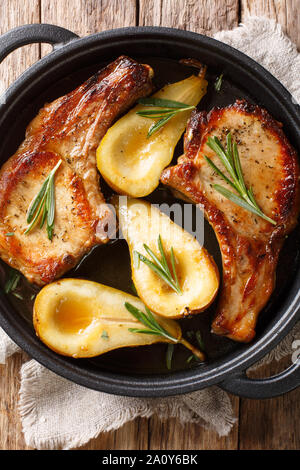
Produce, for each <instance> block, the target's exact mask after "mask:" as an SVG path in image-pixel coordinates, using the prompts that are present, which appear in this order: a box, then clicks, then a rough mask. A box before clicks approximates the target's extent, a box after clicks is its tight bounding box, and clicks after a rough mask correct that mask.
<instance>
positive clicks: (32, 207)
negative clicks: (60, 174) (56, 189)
mask: <svg viewBox="0 0 300 470" xmlns="http://www.w3.org/2000/svg"><path fill="white" fill-rule="evenodd" d="M48 181H49V176H48V177H47V178H46V179H45V181H44V183H43V185H42V187H41V189H40V191H39V193H38V194H37V196H36V197H35V198H34V199H33V201H32V202H31V204H30V206H29V209H28V214H27V223H28V224H29V223H30V222H31V221H32V219H33V218H34V214H35V213H36V211H37V209H38V207H39V205H40V203H41V201H42V199H43V198H44V195H45V191H46V188H47V185H48Z"/></svg>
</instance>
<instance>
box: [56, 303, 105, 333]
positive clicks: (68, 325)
mask: <svg viewBox="0 0 300 470" xmlns="http://www.w3.org/2000/svg"><path fill="white" fill-rule="evenodd" d="M53 319H54V322H55V324H56V325H57V327H58V328H59V330H60V331H61V332H63V333H69V334H80V333H82V332H84V331H85V330H86V329H87V328H88V327H89V326H90V325H91V324H92V323H94V322H95V320H96V318H95V315H94V314H93V310H92V308H91V305H90V302H89V299H86V298H83V299H74V298H72V299H70V298H68V297H63V298H62V299H60V300H59V302H58V304H57V306H56V308H55V312H54V318H53Z"/></svg>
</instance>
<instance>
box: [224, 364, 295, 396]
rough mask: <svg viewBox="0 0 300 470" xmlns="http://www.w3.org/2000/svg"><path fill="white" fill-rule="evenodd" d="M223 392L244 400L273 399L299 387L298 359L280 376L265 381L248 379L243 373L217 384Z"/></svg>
mask: <svg viewBox="0 0 300 470" xmlns="http://www.w3.org/2000/svg"><path fill="white" fill-rule="evenodd" d="M218 385H219V386H220V387H221V388H222V389H223V390H226V391H227V392H230V393H233V394H234V395H238V396H239V397H245V398H255V399H261V398H273V397H277V396H279V395H283V394H284V393H287V392H290V391H291V390H294V389H295V388H297V387H299V386H300V357H298V358H297V359H296V360H295V362H294V364H292V365H291V366H290V367H288V368H287V369H286V370H284V371H283V372H281V373H280V374H277V375H273V376H272V377H268V378H266V379H249V378H248V377H247V375H246V372H245V371H242V372H239V373H237V374H236V375H233V376H231V377H230V378H228V379H226V380H224V381H223V382H221V383H220V384H218Z"/></svg>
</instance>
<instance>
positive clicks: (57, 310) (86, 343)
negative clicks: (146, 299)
mask: <svg viewBox="0 0 300 470" xmlns="http://www.w3.org/2000/svg"><path fill="white" fill-rule="evenodd" d="M125 302H129V303H130V304H132V305H133V306H135V307H137V308H138V309H140V310H142V311H143V312H144V311H145V307H144V305H143V303H142V302H141V301H140V300H139V299H138V298H137V297H134V296H132V295H130V294H126V293H125V292H122V291H119V290H117V289H113V288H112V287H108V286H105V285H102V284H98V283H96V282H91V281H85V280H81V279H62V280H60V281H57V282H54V283H52V284H48V285H47V286H46V287H44V288H43V289H42V290H41V291H40V292H39V294H38V295H37V297H36V300H35V303H34V312H33V323H34V327H35V330H36V333H37V335H38V336H39V338H40V339H41V340H42V341H43V342H44V343H45V344H46V345H47V346H48V347H49V348H50V349H52V350H54V351H56V352H58V353H59V354H63V355H65V356H72V357H74V358H77V357H93V356H98V355H100V354H103V353H106V352H108V351H111V350H112V349H117V348H122V347H128V346H143V345H146V344H152V343H158V342H168V340H167V339H166V338H164V337H162V336H157V335H151V334H137V333H134V332H130V331H129V330H128V329H129V328H141V329H145V326H144V325H142V323H140V322H139V321H137V320H136V319H135V317H134V316H133V315H131V314H130V313H129V312H128V310H127V309H126V308H125V305H124V304H125ZM155 318H156V320H158V322H159V323H160V325H161V326H163V327H164V328H165V329H166V330H167V331H168V332H169V333H170V334H171V336H173V337H174V338H176V339H178V340H180V339H181V329H180V326H179V325H178V324H177V323H176V322H174V321H172V320H166V319H163V318H158V317H157V316H155Z"/></svg>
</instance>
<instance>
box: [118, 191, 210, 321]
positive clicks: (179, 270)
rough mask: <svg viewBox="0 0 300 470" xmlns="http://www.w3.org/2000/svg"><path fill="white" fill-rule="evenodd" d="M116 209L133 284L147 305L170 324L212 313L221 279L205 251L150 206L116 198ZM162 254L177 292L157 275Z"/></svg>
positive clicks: (133, 200) (155, 208)
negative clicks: (128, 258) (208, 308)
mask: <svg viewBox="0 0 300 470" xmlns="http://www.w3.org/2000/svg"><path fill="white" fill-rule="evenodd" d="M113 203H114V204H115V206H116V208H117V214H118V218H119V223H120V227H121V230H122V233H123V236H124V238H125V239H126V241H127V243H128V246H129V250H130V256H131V266H132V279H133V282H134V285H135V287H136V290H137V293H138V295H139V297H140V298H141V300H142V301H143V302H144V303H145V305H147V307H149V309H150V310H151V311H153V312H155V313H157V314H158V315H161V316H163V317H166V318H182V317H184V316H185V315H189V314H195V313H199V312H201V311H202V310H204V309H205V308H206V307H208V306H209V305H210V304H211V302H212V301H213V300H214V298H215V296H216V294H217V291H218V287H219V274H218V269H217V267H216V265H215V263H214V261H213V259H212V257H211V256H210V255H209V254H208V252H207V251H206V250H205V248H203V247H202V246H200V244H199V243H198V241H197V240H196V239H195V238H194V237H193V236H192V235H191V234H190V233H188V232H186V231H185V230H183V229H182V228H181V227H180V226H179V225H177V224H175V223H174V222H172V221H171V219H170V218H169V217H168V216H167V215H166V214H164V213H162V212H161V211H160V210H159V209H158V208H157V207H155V206H153V205H151V204H150V203H148V202H145V201H143V200H140V199H132V198H127V197H125V196H120V197H117V196H115V198H114V199H113ZM162 250H163V253H164V256H165V261H166V263H167V265H168V270H169V272H170V274H171V277H172V278H173V281H174V284H175V288H174V286H173V287H172V286H170V284H168V283H167V282H166V280H165V279H163V277H162V276H161V273H158V272H157V270H156V271H155V269H153V264H156V265H158V266H159V263H158V262H159V261H163V258H162ZM151 253H152V254H151ZM153 255H154V256H153ZM155 257H156V258H157V260H158V262H155ZM144 258H147V259H148V261H150V262H152V266H149V262H148V263H146V262H145V261H143V259H144ZM162 264H163V263H162ZM176 281H177V282H176ZM176 286H177V288H176Z"/></svg>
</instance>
